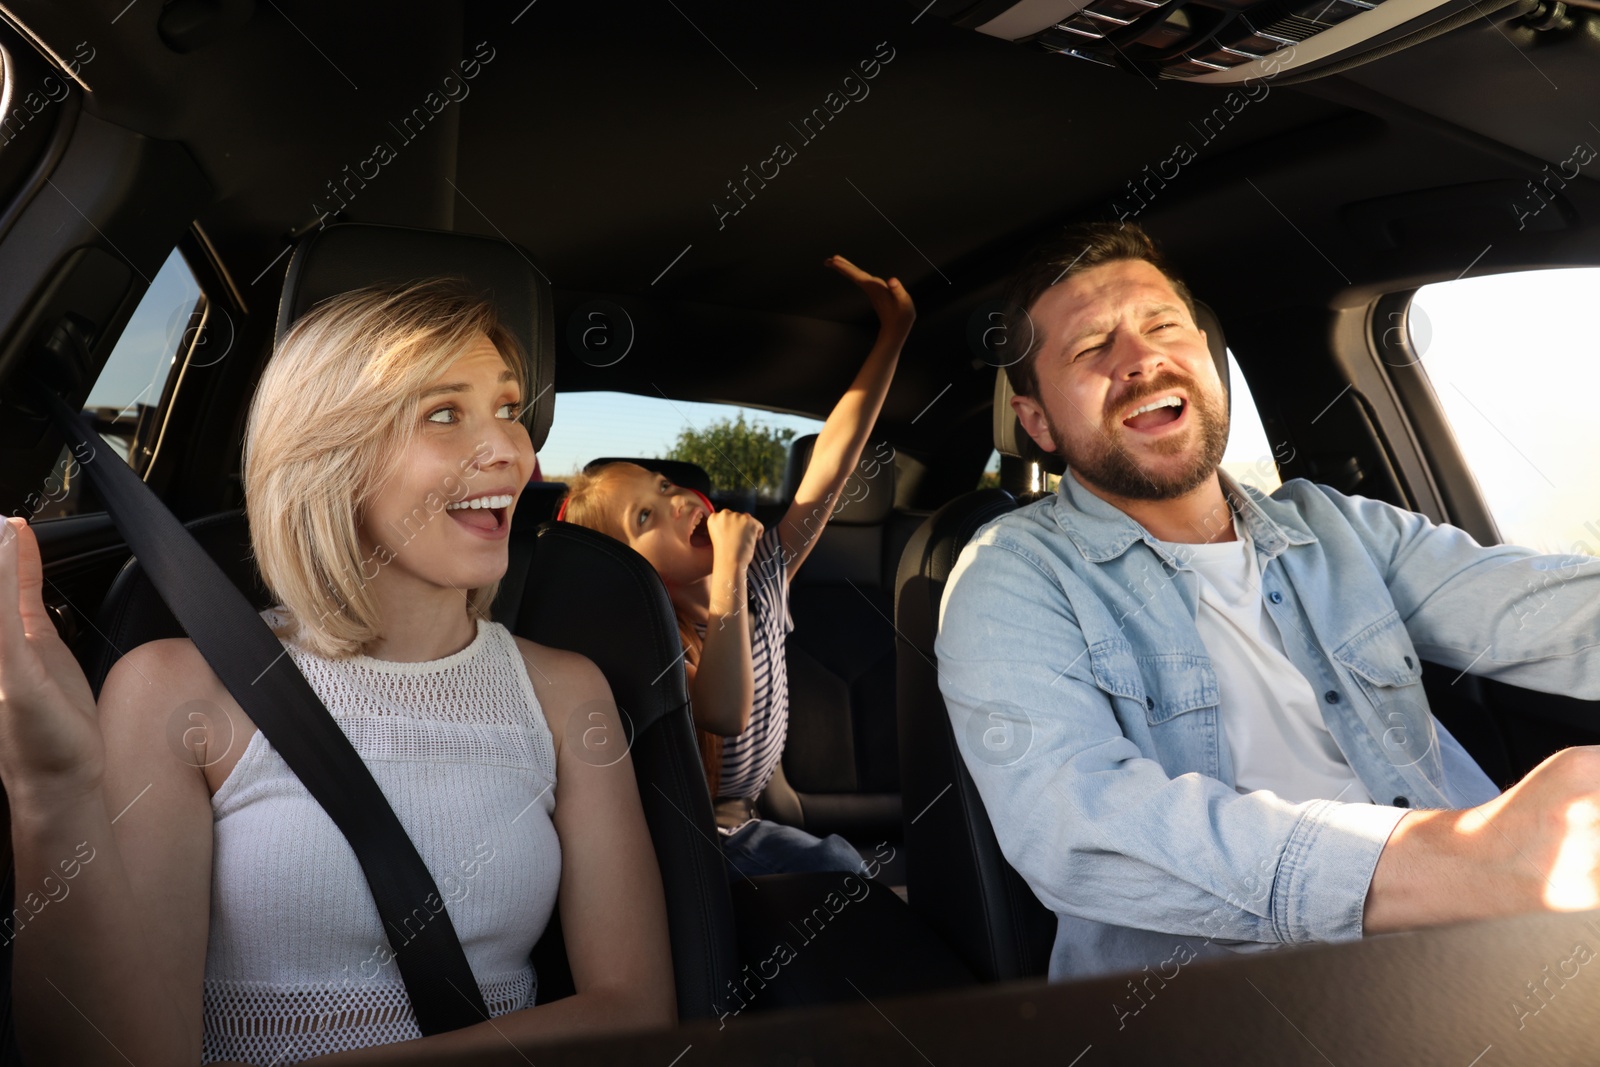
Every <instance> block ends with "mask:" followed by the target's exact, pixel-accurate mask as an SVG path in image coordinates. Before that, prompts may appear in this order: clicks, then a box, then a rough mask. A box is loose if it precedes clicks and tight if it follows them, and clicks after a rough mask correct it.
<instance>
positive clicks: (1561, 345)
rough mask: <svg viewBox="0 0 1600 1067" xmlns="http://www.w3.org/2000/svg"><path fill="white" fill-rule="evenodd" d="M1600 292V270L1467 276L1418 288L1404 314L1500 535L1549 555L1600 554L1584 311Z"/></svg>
mask: <svg viewBox="0 0 1600 1067" xmlns="http://www.w3.org/2000/svg"><path fill="white" fill-rule="evenodd" d="M1596 286H1600V269H1596V268H1571V269H1561V270H1539V271H1519V272H1516V273H1510V274H1496V275H1489V276H1487V277H1482V278H1465V279H1462V280H1459V281H1453V282H1440V283H1438V284H1435V285H1425V286H1423V287H1422V288H1421V289H1418V290H1417V292H1416V295H1415V296H1414V297H1412V300H1411V307H1410V311H1409V313H1408V315H1407V318H1408V320H1409V322H1410V330H1411V347H1412V351H1413V352H1415V353H1416V355H1417V357H1418V359H1419V361H1420V363H1421V366H1422V369H1423V371H1424V372H1425V373H1426V374H1427V376H1428V381H1429V384H1431V385H1432V386H1433V391H1434V393H1435V395H1437V397H1438V399H1439V406H1440V408H1441V409H1443V411H1444V414H1445V418H1446V420H1447V421H1448V422H1449V424H1450V429H1451V432H1452V433H1453V434H1454V436H1455V440H1456V445H1457V446H1458V447H1459V448H1460V450H1461V455H1462V457H1463V458H1464V459H1465V460H1466V462H1467V465H1468V467H1470V468H1471V470H1472V474H1473V477H1474V478H1476V480H1477V482H1478V488H1479V490H1480V491H1481V492H1482V494H1483V499H1484V502H1485V503H1486V504H1487V505H1488V508H1489V511H1490V513H1491V514H1492V515H1493V516H1494V520H1495V524H1496V525H1497V526H1498V527H1499V528H1500V534H1501V536H1502V537H1503V538H1504V539H1505V540H1506V541H1508V542H1510V543H1512V544H1518V545H1526V546H1527V547H1529V548H1534V549H1538V550H1540V551H1542V552H1555V553H1566V552H1578V553H1586V554H1589V555H1600V497H1597V494H1596V493H1595V491H1594V472H1595V470H1596V468H1597V467H1600V438H1597V437H1596V435H1595V433H1594V429H1593V427H1592V426H1590V424H1589V419H1588V418H1587V417H1586V407H1587V402H1586V401H1585V399H1584V398H1585V397H1592V396H1596V395H1600V360H1597V359H1596V358H1595V348H1594V342H1593V339H1592V338H1590V337H1589V335H1588V331H1587V329H1586V328H1585V327H1584V325H1583V324H1582V314H1583V313H1582V310H1581V309H1583V308H1585V307H1587V306H1588V305H1589V302H1590V301H1591V300H1593V299H1594V293H1595V291H1596ZM1557 393H1559V394H1560V395H1561V396H1562V397H1565V398H1566V399H1565V400H1558V399H1556V394H1557Z"/></svg>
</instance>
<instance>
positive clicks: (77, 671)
mask: <svg viewBox="0 0 1600 1067" xmlns="http://www.w3.org/2000/svg"><path fill="white" fill-rule="evenodd" d="M43 589H44V570H43V566H42V564H41V562H40V559H39V542H38V540H37V539H36V538H35V537H34V535H33V530H32V529H31V528H30V527H29V526H28V523H27V521H26V520H23V519H16V518H13V519H7V520H6V521H5V524H4V525H3V526H0V780H3V781H4V783H5V787H6V792H7V793H8V794H9V795H10V797H11V799H12V804H13V806H16V805H18V804H28V803H34V802H38V803H42V804H49V803H50V802H51V801H52V800H53V799H54V798H57V797H66V796H73V795H81V794H83V793H86V792H88V791H90V790H92V789H94V788H96V787H98V786H99V784H100V780H101V775H102V773H103V770H104V761H105V748H104V745H103V744H102V742H101V739H100V726H99V720H98V717H97V715H96V713H95V701H94V693H93V691H91V690H90V688H89V680H88V679H87V678H85V677H84V674H83V670H82V668H80V667H79V666H78V661H77V660H76V659H74V658H73V655H72V653H71V652H70V651H69V650H68V649H67V646H66V643H65V642H63V641H62V640H61V638H60V636H58V635H57V633H56V628H55V624H54V623H53V622H52V621H51V619H50V615H49V613H48V612H46V611H45V606H44V597H43Z"/></svg>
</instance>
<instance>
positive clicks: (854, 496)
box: [761, 434, 926, 848]
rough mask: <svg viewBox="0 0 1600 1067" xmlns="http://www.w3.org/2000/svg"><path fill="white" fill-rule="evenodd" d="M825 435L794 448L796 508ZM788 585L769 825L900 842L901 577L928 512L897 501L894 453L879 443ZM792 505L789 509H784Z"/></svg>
mask: <svg viewBox="0 0 1600 1067" xmlns="http://www.w3.org/2000/svg"><path fill="white" fill-rule="evenodd" d="M816 439H817V438H816V435H815V434H809V435H807V436H805V437H800V438H797V439H796V440H795V441H794V442H793V444H792V445H791V446H790V451H789V462H788V468H787V470H786V472H785V475H784V492H783V498H784V500H785V501H792V500H793V499H794V496H795V493H796V491H797V490H798V489H799V485H800V479H801V478H802V477H803V476H804V474H805V470H806V467H807V465H808V464H809V463H810V461H811V452H812V449H813V447H814V446H815V444H816ZM840 495H841V499H842V500H843V501H844V503H843V505H842V506H841V507H840V508H839V510H838V511H837V513H836V514H835V515H834V516H833V518H832V519H831V520H829V521H828V524H827V526H826V527H824V528H823V531H822V533H821V535H820V536H819V537H818V538H817V543H816V546H815V547H814V548H813V549H812V551H811V555H810V556H809V557H807V559H806V562H805V565H804V567H802V568H801V570H800V571H799V573H798V575H797V576H796V578H795V579H794V582H793V584H792V585H791V586H790V590H789V610H790V614H791V615H792V616H793V617H794V624H795V626H794V632H793V633H792V634H790V635H789V642H788V661H789V739H788V743H787V744H786V745H785V747H784V753H783V763H782V765H781V767H780V772H779V775H778V776H776V777H774V779H773V781H772V782H771V783H770V784H769V785H768V786H767V789H766V791H765V792H764V793H763V794H762V797H761V808H762V811H763V813H764V814H766V815H767V816H768V817H769V818H775V819H777V820H778V821H780V822H785V823H789V824H791V825H794V826H799V827H801V828H803V829H805V830H807V831H809V832H811V833H813V834H817V835H819V836H821V835H826V834H830V833H838V834H842V835H844V836H845V837H847V838H849V839H851V840H852V841H854V842H855V843H856V844H857V845H858V846H861V847H864V848H870V847H871V846H873V845H875V844H877V843H878V842H880V841H886V840H897V839H898V838H899V835H900V821H901V800H900V754H899V747H898V742H897V729H896V710H895V635H894V625H893V623H892V621H891V620H892V617H893V612H894V593H893V589H894V576H895V569H896V567H897V566H898V564H899V561H900V554H901V551H902V549H903V548H904V547H905V544H906V542H907V541H908V540H909V539H910V537H911V535H912V533H913V532H914V531H915V530H916V528H917V527H918V526H919V525H920V524H921V522H922V520H923V519H924V518H925V517H926V516H925V514H924V513H921V512H910V511H906V510H904V509H901V508H897V507H896V506H895V461H894V449H893V448H891V447H890V446H889V444H888V443H887V442H881V441H880V442H870V443H869V444H868V445H867V447H866V449H865V450H864V452H863V456H862V459H861V462H860V463H858V464H857V466H856V470H855V472H854V473H853V474H851V476H850V479H849V481H848V482H847V483H846V484H845V487H844V490H843V491H842V493H841V494H840ZM785 506H787V505H785Z"/></svg>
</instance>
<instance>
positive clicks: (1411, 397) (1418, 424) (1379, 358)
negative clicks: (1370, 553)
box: [1368, 286, 1505, 545]
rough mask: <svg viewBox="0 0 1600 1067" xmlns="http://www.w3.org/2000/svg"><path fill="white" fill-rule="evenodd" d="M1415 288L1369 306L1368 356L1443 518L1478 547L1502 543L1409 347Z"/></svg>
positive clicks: (1425, 375) (1435, 396)
mask: <svg viewBox="0 0 1600 1067" xmlns="http://www.w3.org/2000/svg"><path fill="white" fill-rule="evenodd" d="M1420 288H1421V286H1413V287H1411V288H1409V289H1402V290H1397V291H1395V292H1391V293H1386V294H1384V295H1383V296H1381V297H1379V298H1378V299H1377V300H1376V301H1374V302H1373V304H1372V314H1371V318H1370V324H1371V329H1370V330H1369V334H1368V336H1369V347H1370V351H1371V354H1372V358H1373V361H1374V363H1375V364H1376V365H1377V367H1378V369H1379V371H1380V372H1381V373H1383V375H1384V377H1385V379H1386V380H1387V381H1388V382H1389V384H1390V386H1391V388H1392V389H1393V392H1394V396H1395V399H1396V401H1397V403H1398V404H1399V407H1400V410H1401V412H1402V413H1403V415H1404V417H1405V420H1406V423H1407V429H1408V433H1409V436H1410V438H1411V441H1412V444H1413V446H1414V447H1415V449H1416V451H1417V454H1418V455H1419V457H1420V458H1421V460H1422V463H1423V464H1424V465H1425V467H1426V468H1427V471H1428V474H1429V478H1430V481H1431V483H1432V486H1433V489H1434V491H1435V493H1436V494H1437V496H1438V498H1439V501H1440V504H1441V510H1442V511H1443V513H1444V517H1445V519H1446V520H1447V521H1449V522H1450V523H1451V524H1452V525H1455V526H1459V527H1461V529H1463V530H1465V531H1467V532H1468V533H1469V534H1471V535H1472V537H1473V539H1474V540H1476V541H1477V542H1478V543H1479V544H1481V545H1498V544H1502V543H1504V540H1505V539H1504V537H1502V536H1501V533H1500V527H1499V525H1498V524H1497V523H1496V522H1495V520H1494V514H1493V512H1491V511H1490V510H1489V504H1488V501H1487V500H1486V499H1485V497H1484V495H1483V490H1482V488H1481V487H1480V486H1479V485H1478V479H1477V478H1476V477H1475V476H1474V475H1473V473H1472V468H1471V467H1470V466H1469V465H1468V463H1467V459H1466V456H1465V455H1464V454H1463V453H1462V451H1461V447H1460V445H1459V444H1458V443H1457V442H1456V436H1455V431H1454V430H1453V429H1452V428H1451V426H1450V420H1449V418H1448V417H1447V416H1446V415H1445V411H1444V407H1443V405H1441V404H1440V402H1439V395H1438V394H1437V393H1436V392H1435V391H1434V388H1433V382H1432V380H1431V379H1430V378H1429V377H1428V372H1427V370H1426V369H1424V368H1423V366H1422V356H1421V355H1420V354H1419V353H1418V352H1417V351H1416V349H1415V348H1414V347H1413V345H1412V343H1411V326H1410V315H1411V302H1412V299H1413V298H1414V297H1415V296H1416V295H1417V290H1418V289H1420Z"/></svg>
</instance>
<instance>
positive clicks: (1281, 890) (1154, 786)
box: [937, 225, 1600, 979]
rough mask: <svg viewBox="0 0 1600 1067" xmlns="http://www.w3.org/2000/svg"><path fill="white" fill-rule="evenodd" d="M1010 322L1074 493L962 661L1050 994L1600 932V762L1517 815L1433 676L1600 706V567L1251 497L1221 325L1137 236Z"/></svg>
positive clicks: (1295, 495)
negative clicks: (1351, 953) (1411, 947)
mask: <svg viewBox="0 0 1600 1067" xmlns="http://www.w3.org/2000/svg"><path fill="white" fill-rule="evenodd" d="M1007 303H1008V305H1010V306H1012V307H1013V308H1015V309H1018V315H1017V317H1018V318H1019V319H1021V318H1026V320H1028V321H1027V324H1026V327H1025V328H1013V330H1012V336H1025V337H1031V343H1030V345H1029V347H1028V351H1027V354H1026V355H1025V357H1024V358H1022V359H1020V360H1018V361H1017V362H1016V363H1014V364H1013V365H1012V366H1010V367H1008V368H1007V372H1006V373H1007V376H1008V378H1009V379H1010V382H1011V386H1012V389H1013V390H1014V392H1015V394H1016V395H1015V397H1014V399H1013V400H1012V407H1013V410H1014V411H1015V412H1016V415H1017V418H1018V419H1019V421H1020V422H1021V425H1022V427H1023V429H1024V430H1025V431H1026V432H1027V433H1028V435H1029V436H1030V437H1031V438H1032V439H1033V440H1034V442H1035V443H1036V444H1038V445H1039V447H1040V448H1042V449H1044V450H1045V451H1047V452H1057V453H1060V454H1061V455H1062V456H1063V457H1064V458H1065V459H1066V460H1067V463H1068V465H1069V470H1068V472H1067V473H1066V475H1064V476H1063V478H1062V479H1061V484H1060V487H1059V490H1058V491H1057V492H1056V493H1055V494H1054V495H1053V496H1050V497H1047V498H1045V499H1041V500H1038V501H1036V502H1034V503H1032V504H1028V505H1026V506H1024V507H1021V508H1018V509H1017V510H1015V511H1013V512H1011V513H1009V514H1007V515H1005V516H1004V517H1002V518H1000V519H998V520H996V521H995V522H993V523H991V524H989V525H988V526H986V527H984V528H983V529H982V530H981V531H980V532H979V533H978V534H977V535H976V536H975V537H974V538H973V540H972V541H971V542H970V543H969V544H968V545H967V546H966V548H965V550H964V551H963V552H962V554H961V557H960V559H959V561H958V563H957V565H956V568H955V571H954V573H953V574H952V575H951V579H950V582H949V585H948V587H947V589H946V593H945V598H944V603H943V605H942V609H941V625H940V634H939V638H938V643H937V650H938V661H939V680H940V688H941V691H942V692H943V694H944V697H945V702H946V705H947V707H948V708H949V711H950V715H951V717H952V720H953V724H954V726H955V736H956V737H957V738H958V740H959V743H960V744H961V746H962V754H963V757H964V758H965V761H966V763H967V766H968V769H969V770H970V772H971V774H972V777H973V780H974V782H975V783H976V785H977V787H978V790H979V792H980V795H981V796H982V798H983V801H984V805H985V808H986V810H987V812H988V814H989V817H990V820H991V822H992V823H993V826H994V830H995V835H996V837H997V838H998V840H999V842H1000V845H1001V849H1002V850H1003V852H1004V853H1005V855H1006V858H1007V859H1008V860H1009V861H1010V862H1011V864H1012V865H1013V866H1014V867H1016V869H1017V870H1018V872H1019V873H1021V874H1022V876H1023V877H1024V878H1025V879H1026V880H1027V881H1028V883H1029V885H1030V886H1031V887H1032V888H1033V891H1034V892H1035V894H1036V895H1037V896H1038V897H1039V899H1040V901H1041V902H1043V903H1044V904H1045V905H1046V906H1047V907H1049V908H1050V909H1051V910H1052V911H1054V912H1055V913H1056V916H1057V920H1058V927H1057V935H1056V942H1055V947H1054V951H1053V954H1052V956H1051V963H1050V976H1051V978H1052V979H1060V978H1067V977H1076V976H1083V975H1092V974H1099V973H1106V972H1112V971H1139V970H1141V969H1142V968H1159V967H1162V966H1167V967H1170V966H1172V965H1173V963H1174V962H1176V963H1178V964H1180V965H1181V963H1183V962H1187V961H1188V960H1191V959H1194V958H1198V957H1204V956H1216V955H1226V954H1227V953H1228V952H1230V951H1247V950H1252V949H1262V948H1267V947H1271V946H1275V945H1281V944H1288V943H1305V942H1318V941H1340V940H1348V939H1353V938H1357V937H1360V936H1362V935H1364V934H1372V933H1377V932H1382V931H1391V930H1400V929H1407V928H1415V927H1421V926H1428V925H1432V924H1437V923H1444V922H1452V921H1459V920H1464V919H1478V918H1487V917H1491V916H1497V915H1507V914H1513V913H1517V912H1524V911H1533V910H1539V909H1569V908H1586V907H1594V906H1596V905H1597V904H1600V749H1597V748H1573V749H1567V750H1565V751H1563V752H1561V753H1558V754H1556V755H1555V756H1552V757H1551V758H1550V759H1548V760H1546V761H1545V762H1544V763H1543V764H1541V765H1540V766H1539V767H1538V768H1536V769H1535V770H1533V771H1532V772H1530V773H1529V774H1528V776H1527V777H1526V778H1524V779H1523V780H1522V781H1521V782H1519V783H1517V784H1516V785H1515V786H1513V787H1512V788H1510V789H1508V790H1506V791H1505V792H1504V793H1501V792H1500V790H1499V789H1498V788H1496V786H1495V784H1494V783H1493V782H1491V781H1490V780H1489V778H1488V777H1487V776H1486V775H1485V774H1484V773H1483V771H1482V770H1481V769H1479V767H1478V765H1477V764H1476V763H1475V762H1474V761H1473V759H1472V758H1471V756H1469V755H1468V754H1467V752H1466V750H1465V749H1464V748H1463V747H1462V746H1461V744H1460V743H1459V742H1457V741H1456V739H1455V738H1454V737H1452V736H1451V735H1450V733H1449V732H1448V731H1447V730H1446V729H1445V728H1444V727H1443V726H1442V725H1441V724H1440V723H1439V722H1438V721H1437V720H1436V719H1435V718H1434V717H1433V715H1432V714H1431V712H1430V711H1429V709H1428V701H1427V698H1426V696H1425V695H1424V694H1423V687H1422V660H1423V658H1424V657H1426V658H1427V659H1429V660H1431V661H1433V662H1436V663H1439V664H1441V665H1443V666H1445V667H1449V668H1454V669H1457V670H1461V671H1467V670H1471V671H1473V672H1475V673H1477V674H1480V675H1483V676H1485V677H1490V678H1496V679H1500V680H1502V681H1505V682H1509V683H1512V684H1515V685H1520V686H1524V687H1527V688H1531V689H1537V690H1541V691H1545V692H1559V693H1565V694H1568V695H1574V696H1579V697H1583V698H1586V699H1590V700H1594V699H1600V566H1597V564H1600V561H1597V560H1594V559H1590V558H1588V557H1549V556H1540V555H1537V554H1536V553H1534V552H1532V551H1531V550H1528V549H1524V548H1519V547H1515V546H1511V545H1500V546H1495V547H1491V548H1484V547H1481V546H1479V545H1478V544H1477V543H1476V542H1474V541H1473V540H1472V538H1471V537H1470V536H1468V535H1467V534H1466V533H1465V532H1463V531H1461V530H1459V529H1456V528H1455V527H1452V526H1437V525H1435V524H1433V523H1432V522H1430V521H1429V520H1428V519H1426V518H1425V517H1423V516H1421V515H1417V514H1414V513H1412V512H1408V511H1404V510H1401V509H1399V508H1395V507H1393V506H1391V505H1388V504H1385V503H1381V502H1379V501H1375V500H1368V499H1364V498H1361V497H1351V496H1346V495H1344V494H1341V493H1339V492H1336V491H1335V490H1333V489H1331V488H1329V487H1327V486H1322V485H1314V484H1312V483H1310V482H1307V481H1304V480H1294V481H1290V482H1288V483H1286V484H1285V485H1284V486H1282V487H1281V488H1280V489H1278V490H1277V491H1276V492H1274V493H1273V494H1272V495H1271V496H1270V497H1268V496H1266V495H1264V494H1261V493H1259V492H1257V491H1256V490H1254V489H1249V488H1245V487H1242V486H1240V485H1238V484H1237V483H1236V482H1234V481H1233V480H1232V479H1231V478H1230V477H1229V476H1228V475H1227V474H1226V473H1225V472H1223V471H1221V470H1220V468H1219V464H1220V462H1221V459H1222V454H1223V449H1224V447H1225V445H1226V443H1227V437H1228V404H1227V396H1226V392H1225V390H1224V387H1223V385H1222V382H1221V379H1220V378H1219V376H1218V373H1217V368H1216V365H1215V364H1214V362H1213V359H1212V356H1211V353H1210V351H1209V349H1208V347H1207V343H1206V336H1205V333H1204V332H1203V331H1202V330H1201V329H1199V328H1198V327H1197V326H1196V320H1195V306H1194V302H1193V299H1192V298H1191V296H1190V295H1189V291H1188V289H1187V288H1186V287H1185V286H1184V285H1183V283H1182V282H1181V281H1179V280H1178V279H1177V278H1176V277H1174V276H1173V274H1172V273H1171V271H1170V270H1168V269H1167V267H1166V266H1165V264H1164V263H1163V261H1162V259H1161V257H1160V255H1159V254H1158V252H1157V251H1156V249H1155V247H1154V245H1153V244H1152V243H1151V241H1150V239H1149V238H1148V237H1147V236H1146V235H1145V234H1144V233H1143V232H1141V231H1140V230H1139V229H1138V228H1137V227H1134V226H1120V227H1119V226H1115V225H1090V226H1081V227H1074V228H1071V229H1068V230H1067V231H1066V232H1065V233H1064V234H1062V235H1060V236H1059V237H1057V238H1056V239H1054V240H1052V241H1050V242H1049V243H1047V244H1046V245H1044V246H1043V247H1041V248H1040V249H1039V250H1038V251H1037V252H1036V253H1035V254H1034V256H1033V257H1032V258H1031V259H1030V261H1029V262H1028V263H1027V264H1026V265H1025V266H1024V267H1023V268H1022V270H1021V271H1020V272H1019V273H1018V274H1017V276H1016V277H1015V279H1014V280H1013V282H1012V284H1011V287H1010V292H1009V295H1008V297H1007ZM1558 569H1559V570H1560V572H1561V574H1562V578H1561V580H1559V581H1555V582H1552V581H1550V580H1549V578H1550V573H1551V572H1552V571H1556V570H1558ZM1533 600H1537V602H1538V618H1537V619H1535V620H1534V621H1535V622H1536V624H1535V625H1529V622H1530V619H1531V618H1533V616H1532V615H1531V614H1530V604H1531V603H1532V601H1533ZM990 731H1016V732H1017V734H1020V735H1024V736H1026V737H1028V738H1029V741H1028V745H1027V750H1026V752H1025V753H1024V754H1023V755H1021V756H1020V757H1010V756H1008V758H1006V759H1005V760H998V759H995V758H993V756H992V753H989V752H986V751H985V750H984V747H983V744H982V743H981V742H980V741H979V740H976V739H981V738H983V737H984V736H985V735H986V733H988V732H990ZM1168 977H1170V975H1169V976H1168Z"/></svg>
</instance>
